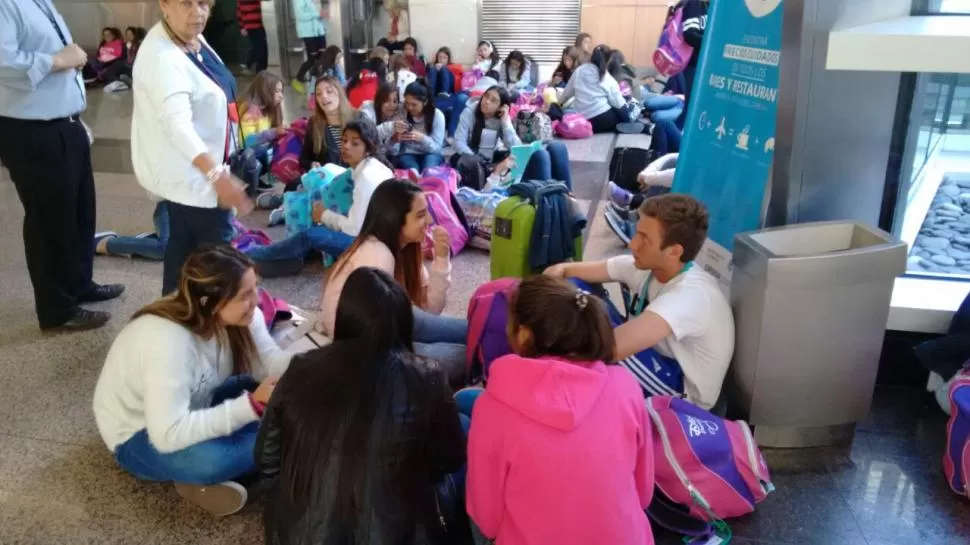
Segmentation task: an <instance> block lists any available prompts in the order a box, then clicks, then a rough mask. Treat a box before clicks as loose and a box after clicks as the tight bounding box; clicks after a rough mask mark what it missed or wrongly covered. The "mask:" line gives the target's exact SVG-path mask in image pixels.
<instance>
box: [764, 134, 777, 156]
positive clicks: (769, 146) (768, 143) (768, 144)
mask: <svg viewBox="0 0 970 545" xmlns="http://www.w3.org/2000/svg"><path fill="white" fill-rule="evenodd" d="M774 151H775V137H774V136H772V137H771V138H768V139H767V140H765V153H772V152H774Z"/></svg>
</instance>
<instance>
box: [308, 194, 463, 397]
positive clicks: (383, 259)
mask: <svg viewBox="0 0 970 545" xmlns="http://www.w3.org/2000/svg"><path fill="white" fill-rule="evenodd" d="M430 227H431V214H430V213H429V212H428V202H427V200H426V199H425V196H424V192H423V191H422V190H421V188H420V187H418V186H417V185H415V184H413V183H411V182H406V181H404V180H388V181H387V182H384V183H383V184H381V185H380V186H379V187H378V188H377V190H376V191H374V196H373V198H372V199H371V202H370V206H369V207H368V208H367V216H366V217H365V218H364V225H363V226H362V227H361V229H360V234H359V235H358V236H357V239H356V240H354V243H353V244H352V245H351V246H350V248H348V249H347V251H346V252H344V254H343V256H342V257H341V258H340V259H339V260H337V262H336V263H335V264H334V266H333V267H332V268H331V269H330V271H329V272H328V274H327V279H326V282H325V283H324V289H323V304H322V309H321V312H320V317H321V322H322V325H323V331H324V333H325V334H327V335H333V334H334V332H335V327H337V325H338V320H337V303H338V301H339V300H340V294H341V290H342V289H343V285H344V283H345V282H346V281H347V277H348V276H349V275H350V273H352V272H353V271H354V270H355V269H358V268H360V267H376V268H378V269H381V270H383V271H385V272H387V273H388V274H390V275H392V276H393V277H394V279H395V280H397V282H398V284H400V285H401V287H403V288H404V291H405V293H407V295H408V299H409V300H410V301H411V304H412V305H414V307H415V308H414V314H415V316H414V327H415V338H414V340H415V343H416V344H415V350H416V351H417V352H418V353H419V354H421V355H424V356H427V357H430V358H432V359H435V360H437V361H439V362H441V363H442V364H444V365H445V367H446V369H447V371H448V374H449V376H450V377H451V380H452V382H453V383H454V384H458V385H460V384H461V382H462V378H463V375H464V360H465V356H464V353H465V337H466V335H467V333H468V323H467V322H466V321H465V320H464V319H457V318H448V317H444V316H440V314H441V312H442V311H443V310H444V308H445V304H446V302H447V294H448V288H449V286H450V285H451V246H450V241H449V238H448V233H447V231H445V230H444V229H443V228H441V227H435V228H434V231H433V235H434V260H433V261H432V264H431V267H429V268H426V267H425V265H424V259H423V257H422V255H421V243H422V242H423V241H424V238H425V234H426V233H427V232H428V229H429V228H430Z"/></svg>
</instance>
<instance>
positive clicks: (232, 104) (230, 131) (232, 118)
mask: <svg viewBox="0 0 970 545" xmlns="http://www.w3.org/2000/svg"><path fill="white" fill-rule="evenodd" d="M201 46H202V47H204V48H205V49H206V51H208V52H209V54H210V55H212V56H213V58H215V53H213V52H212V50H211V49H209V46H207V45H205V44H201ZM185 54H186V56H188V57H189V60H191V61H192V63H193V64H195V66H196V67H198V69H199V70H201V71H202V73H203V74H205V75H206V76H207V77H208V78H209V79H210V80H212V83H215V84H216V85H217V86H218V87H219V89H222V92H223V93H226V90H225V89H223V87H222V84H220V83H219V78H217V77H216V75H215V74H213V73H212V70H209V68H208V67H207V66H206V65H205V62H203V61H202V59H201V58H200V57H201V56H202V52H201V50H200V52H199V53H198V55H195V54H192V53H189V52H188V51H186V52H185ZM226 119H227V125H228V127H227V130H226V145H225V148H224V150H223V157H224V161H225V162H226V163H228V162H229V153H230V144H231V143H232V142H234V141H235V139H234V138H233V136H234V132H235V131H236V127H237V126H238V125H239V110H238V108H237V107H236V97H235V96H229V93H226Z"/></svg>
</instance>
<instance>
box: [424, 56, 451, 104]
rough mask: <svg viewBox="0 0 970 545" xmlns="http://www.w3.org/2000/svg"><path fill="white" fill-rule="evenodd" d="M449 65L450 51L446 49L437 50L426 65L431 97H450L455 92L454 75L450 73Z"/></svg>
mask: <svg viewBox="0 0 970 545" xmlns="http://www.w3.org/2000/svg"><path fill="white" fill-rule="evenodd" d="M451 64H452V63H451V49H449V48H448V47H442V48H441V49H438V52H437V53H435V55H434V59H433V60H432V61H431V62H429V63H428V66H427V74H428V76H427V77H428V87H430V89H431V94H432V95H434V96H438V95H441V94H445V95H450V94H452V93H454V92H455V75H454V74H453V73H452V72H451V68H450V66H451Z"/></svg>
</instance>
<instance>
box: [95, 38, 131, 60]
mask: <svg viewBox="0 0 970 545" xmlns="http://www.w3.org/2000/svg"><path fill="white" fill-rule="evenodd" d="M124 54H125V42H123V41H121V40H111V41H110V42H104V43H102V44H101V47H99V48H98V60H99V61H101V62H111V61H113V60H115V59H120V58H121V56H122V55H124Z"/></svg>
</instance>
